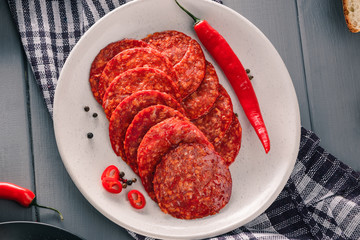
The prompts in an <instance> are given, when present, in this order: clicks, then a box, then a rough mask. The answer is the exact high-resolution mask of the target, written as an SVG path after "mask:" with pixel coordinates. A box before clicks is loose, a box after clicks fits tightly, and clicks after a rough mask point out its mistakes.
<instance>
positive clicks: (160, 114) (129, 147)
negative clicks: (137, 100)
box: [124, 105, 185, 174]
mask: <svg viewBox="0 0 360 240" xmlns="http://www.w3.org/2000/svg"><path fill="white" fill-rule="evenodd" d="M171 117H178V118H179V119H185V117H184V115H182V114H181V113H180V112H179V111H177V110H175V109H173V108H170V107H167V106H164V105H154V106H150V107H147V108H145V109H143V110H141V111H140V112H139V113H138V114H136V116H135V117H134V119H133V120H132V122H131V124H130V126H129V127H128V129H127V131H126V135H125V142H124V149H125V153H126V161H127V162H128V164H129V165H130V167H131V168H132V169H133V170H134V172H135V173H136V174H138V173H139V170H138V166H137V151H138V148H139V145H140V143H141V140H142V139H143V137H144V136H145V134H146V133H147V131H149V129H150V128H151V127H152V126H154V125H156V124H157V123H159V122H162V121H164V120H165V119H167V118H171Z"/></svg>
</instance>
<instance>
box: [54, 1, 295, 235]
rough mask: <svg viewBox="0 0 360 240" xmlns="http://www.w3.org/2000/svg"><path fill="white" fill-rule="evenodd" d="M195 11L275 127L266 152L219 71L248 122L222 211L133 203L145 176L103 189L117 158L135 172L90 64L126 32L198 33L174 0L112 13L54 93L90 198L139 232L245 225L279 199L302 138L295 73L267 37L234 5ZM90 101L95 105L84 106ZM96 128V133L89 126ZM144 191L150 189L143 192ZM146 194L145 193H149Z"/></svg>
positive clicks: (198, 6)
mask: <svg viewBox="0 0 360 240" xmlns="http://www.w3.org/2000/svg"><path fill="white" fill-rule="evenodd" d="M181 3H182V4H183V5H184V6H185V7H186V8H188V9H189V10H191V11H192V12H193V13H194V14H195V15H196V16H199V17H201V18H204V19H206V20H207V21H208V22H209V23H210V24H211V25H212V26H213V27H214V28H215V29H217V30H218V31H219V32H220V33H221V34H222V35H223V36H224V37H225V38H226V39H227V40H228V42H229V43H230V45H231V46H232V47H233V49H234V51H235V52H236V54H237V55H238V56H239V58H240V60H241V61H242V63H243V65H244V66H245V67H246V68H250V69H251V74H252V75H254V79H253V80H252V83H253V86H254V89H255V92H256V94H257V96H258V101H259V104H260V107H261V110H262V113H263V117H264V120H265V123H266V126H267V129H268V132H269V136H270V141H271V150H270V152H269V153H268V154H265V153H264V150H263V147H262V145H261V143H260V141H259V140H258V138H257V136H256V134H255V132H254V130H253V129H252V127H251V125H250V124H249V122H248V120H247V119H246V117H245V115H244V113H243V110H242V108H241V106H240V104H239V102H238V100H237V98H236V95H235V93H234V92H233V90H232V88H231V86H230V84H229V83H228V82H227V80H226V78H225V76H224V75H223V73H222V72H221V70H220V69H219V68H218V66H217V64H216V63H214V61H213V59H212V58H211V57H210V56H209V55H208V54H207V53H206V52H205V55H206V58H207V59H208V60H209V61H211V62H212V63H213V64H214V65H215V68H216V70H217V73H218V76H219V79H220V82H221V84H222V85H223V86H224V87H225V88H226V89H227V91H228V92H229V94H230V96H231V98H232V101H233V105H234V112H236V113H238V115H239V120H240V123H241V125H242V128H243V138H242V139H243V140H242V146H241V150H240V154H239V155H238V157H237V159H236V161H235V163H233V164H232V165H231V166H230V171H231V174H232V179H233V191H232V196H231V199H230V202H229V204H228V205H227V206H226V207H225V208H224V209H222V210H221V211H220V213H218V214H216V215H214V216H210V217H206V218H203V219H197V220H179V219H175V218H173V217H171V216H169V215H166V214H164V213H162V212H161V210H160V209H159V207H158V206H157V205H156V204H155V203H154V202H153V201H152V200H151V199H150V198H148V197H147V205H146V207H145V208H144V209H142V210H140V211H139V210H135V209H134V208H132V207H131V206H130V204H129V202H128V200H127V198H126V193H127V192H128V191H129V190H130V189H134V188H135V189H139V190H140V191H142V192H143V193H145V191H144V189H143V187H142V185H141V183H140V182H137V183H136V184H134V185H132V186H131V187H130V188H127V189H125V190H123V192H122V193H121V194H119V195H112V194H109V193H107V192H105V190H104V189H103V187H102V186H101V182H100V176H101V173H102V171H103V170H104V169H105V167H106V166H108V165H110V164H115V165H117V166H119V167H120V168H121V170H123V171H124V172H126V177H128V178H132V177H135V174H134V173H133V172H132V171H131V169H130V168H129V167H128V166H127V165H126V164H125V163H124V162H122V160H121V159H120V158H119V157H116V156H115V154H114V153H113V151H112V148H111V144H110V141H109V137H108V121H107V119H106V117H105V114H104V113H103V110H102V108H101V106H100V105H99V104H98V103H97V102H96V101H95V99H94V97H93V95H92V93H91V90H90V86H89V82H88V78H89V71H90V66H91V63H92V61H93V59H94V57H95V56H96V55H97V53H98V52H99V51H100V49H102V48H103V47H105V46H106V45H107V44H109V43H111V42H114V41H117V40H120V39H122V38H136V39H141V38H143V37H145V36H146V35H147V34H150V33H153V32H157V31H163V30H178V31H182V32H184V33H186V34H187V35H189V36H191V37H193V38H196V35H195V34H194V31H193V29H192V26H193V22H192V20H191V19H190V18H189V17H188V16H187V15H185V13H184V12H182V11H181V10H180V9H179V8H178V7H177V6H176V4H175V2H174V1H171V0H136V1H133V2H130V3H128V4H125V5H124V6H122V7H119V8H118V9H116V10H114V11H112V12H111V13H109V14H107V15H106V16H105V17H103V18H102V19H101V20H99V21H98V22H97V23H96V24H95V25H94V26H93V27H91V28H90V29H89V30H88V31H87V32H86V34H85V35H84V36H83V37H82V38H81V39H80V41H79V42H78V44H77V45H76V46H75V48H74V49H73V50H72V52H71V54H70V56H69V57H68V59H67V61H66V63H65V65H64V68H63V70H62V72H61V75H60V79H59V82H58V86H57V89H56V94H55V103H54V129H55V134H56V141H57V144H58V148H59V152H60V154H61V157H62V160H63V162H64V165H65V167H66V169H67V171H68V173H69V174H70V176H71V178H72V180H73V181H74V183H75V184H76V186H77V187H78V189H79V190H80V191H81V193H82V194H83V195H84V196H85V198H86V199H87V200H88V201H89V202H90V203H91V204H92V205H93V206H94V207H95V208H96V209H97V210H99V211H100V212H101V213H102V214H103V215H104V216H106V217H107V218H109V219H110V220H112V221H113V222H115V223H117V224H118V225H120V226H122V227H124V228H127V229H130V230H133V231H135V232H137V233H140V234H143V235H147V236H152V237H157V238H167V239H169V238H170V239H186V238H204V237H210V236H215V235H218V234H222V233H225V232H227V231H230V230H233V229H234V228H236V227H239V226H241V225H244V224H246V223H248V222H249V221H251V220H253V219H254V218H255V217H257V216H258V215H260V214H261V213H262V212H263V211H265V210H266V208H267V207H269V206H270V204H271V203H272V202H273V201H274V200H275V198H276V197H277V196H278V194H279V193H280V191H281V190H282V188H283V187H284V185H285V183H286V181H287V180H288V178H289V176H290V173H291V171H292V169H293V166H294V163H295V161H296V157H297V153H298V149H299V141H300V116H299V107H298V102H297V98H296V94H295V91H294V87H293V84H292V81H291V78H290V76H289V73H288V71H287V69H286V67H285V65H284V63H283V61H282V59H281V57H280V56H279V54H278V53H277V51H276V50H275V48H274V47H273V46H272V44H271V43H270V42H269V40H268V39H267V38H266V37H265V36H264V35H263V34H262V33H261V32H260V31H259V30H258V29H257V28H256V27H255V26H254V25H253V24H252V23H250V22H249V21H248V20H247V19H245V18H244V17H242V16H241V15H239V14H238V13H236V12H235V11H233V10H231V9H229V8H227V7H225V6H222V5H220V4H217V3H214V2H211V1H208V0H197V1H193V0H182V1H181ZM84 106H89V107H90V111H89V112H85V111H84V109H83V108H84ZM94 112H96V113H98V114H99V116H98V117H97V118H93V117H92V113H94ZM88 132H92V133H93V134H94V137H93V139H88V138H87V136H86V135H87V133H88ZM145 195H146V194H145ZM146 196H147V195H146Z"/></svg>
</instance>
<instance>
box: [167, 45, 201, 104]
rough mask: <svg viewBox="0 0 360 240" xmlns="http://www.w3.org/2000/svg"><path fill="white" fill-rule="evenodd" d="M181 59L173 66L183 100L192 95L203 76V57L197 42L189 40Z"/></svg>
mask: <svg viewBox="0 0 360 240" xmlns="http://www.w3.org/2000/svg"><path fill="white" fill-rule="evenodd" d="M189 44H190V45H189V49H188V51H187V52H186V53H185V55H184V57H183V59H182V60H181V61H180V62H179V63H177V64H176V65H175V66H174V69H175V72H176V75H177V78H178V86H179V90H180V94H181V96H182V97H183V98H185V97H186V96H188V95H190V94H191V93H193V92H194V91H195V90H196V89H197V88H198V87H199V86H200V84H201V82H202V80H203V79H204V76H205V56H204V53H203V51H202V49H201V47H200V45H199V44H198V42H197V41H195V40H191V41H190V43H189Z"/></svg>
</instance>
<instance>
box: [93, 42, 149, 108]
mask: <svg viewBox="0 0 360 240" xmlns="http://www.w3.org/2000/svg"><path fill="white" fill-rule="evenodd" d="M147 46H148V44H147V43H146V42H144V41H141V40H135V39H122V40H120V41H117V42H113V43H110V44H109V45H107V46H106V47H104V48H103V49H101V50H100V52H99V53H98V55H96V57H95V59H94V61H93V62H92V64H91V69H90V77H89V82H90V86H91V91H92V92H93V94H94V97H95V99H96V101H98V103H100V104H102V97H103V96H102V94H101V91H99V89H100V86H101V78H100V76H101V73H102V72H103V70H104V68H105V66H106V64H107V63H108V61H110V60H111V59H112V58H113V57H114V56H115V55H116V54H118V53H120V52H122V51H124V50H126V49H129V48H135V47H147Z"/></svg>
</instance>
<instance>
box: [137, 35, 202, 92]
mask: <svg viewBox="0 0 360 240" xmlns="http://www.w3.org/2000/svg"><path fill="white" fill-rule="evenodd" d="M143 41H145V42H147V43H148V44H150V45H151V46H152V47H154V48H156V49H157V50H159V51H160V52H161V53H162V54H164V55H165V56H166V57H168V58H169V60H170V62H171V63H172V64H173V65H174V69H175V71H176V75H177V77H178V86H179V90H180V94H181V96H182V97H183V98H185V97H186V96H188V95H189V94H191V93H193V92H194V91H195V90H196V89H197V88H198V87H199V85H200V84H201V82H202V80H203V79H204V76H205V56H204V53H203V51H202V49H201V46H200V44H199V43H198V42H197V41H195V40H194V39H192V38H191V37H189V36H187V35H186V34H184V33H181V32H178V31H164V32H157V33H154V34H151V35H149V36H147V37H146V38H144V39H143Z"/></svg>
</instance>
